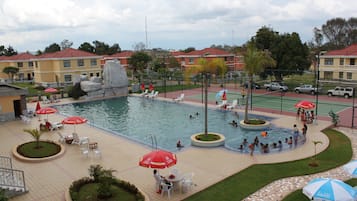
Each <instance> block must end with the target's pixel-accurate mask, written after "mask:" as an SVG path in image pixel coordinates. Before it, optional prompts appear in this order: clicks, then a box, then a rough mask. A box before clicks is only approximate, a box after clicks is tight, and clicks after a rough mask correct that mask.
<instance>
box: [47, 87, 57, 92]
mask: <svg viewBox="0 0 357 201" xmlns="http://www.w3.org/2000/svg"><path fill="white" fill-rule="evenodd" d="M45 92H46V93H56V92H58V90H57V89H55V88H51V87H50V88H47V89H45Z"/></svg>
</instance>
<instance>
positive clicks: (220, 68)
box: [186, 58, 227, 135]
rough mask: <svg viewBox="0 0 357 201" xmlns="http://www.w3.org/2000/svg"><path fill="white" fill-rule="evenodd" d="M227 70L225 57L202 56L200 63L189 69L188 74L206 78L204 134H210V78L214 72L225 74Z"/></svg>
mask: <svg viewBox="0 0 357 201" xmlns="http://www.w3.org/2000/svg"><path fill="white" fill-rule="evenodd" d="M226 71H227V66H226V64H225V62H224V61H223V59H218V58H217V59H212V60H207V59H205V58H201V59H199V60H198V65H197V66H194V67H192V68H191V69H189V70H187V72H186V76H191V75H192V74H202V76H203V79H204V88H205V92H204V94H205V102H204V103H205V127H204V134H206V135H207V134H208V107H207V106H208V90H207V89H208V79H209V76H211V75H212V74H216V73H217V72H219V73H221V74H222V75H224V74H225V73H226Z"/></svg>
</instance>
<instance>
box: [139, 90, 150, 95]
mask: <svg viewBox="0 0 357 201" xmlns="http://www.w3.org/2000/svg"><path fill="white" fill-rule="evenodd" d="M148 93H149V90H148V89H145V91H144V92H143V93H141V94H140V96H145V95H147V94H148Z"/></svg>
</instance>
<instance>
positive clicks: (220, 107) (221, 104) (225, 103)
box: [217, 100, 227, 109]
mask: <svg viewBox="0 0 357 201" xmlns="http://www.w3.org/2000/svg"><path fill="white" fill-rule="evenodd" d="M226 106H227V100H223V101H222V102H221V103H220V104H218V105H217V108H219V109H222V108H224V107H226Z"/></svg>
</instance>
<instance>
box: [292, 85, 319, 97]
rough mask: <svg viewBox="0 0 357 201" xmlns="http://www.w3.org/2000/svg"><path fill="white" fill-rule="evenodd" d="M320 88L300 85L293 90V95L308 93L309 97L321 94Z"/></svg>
mask: <svg viewBox="0 0 357 201" xmlns="http://www.w3.org/2000/svg"><path fill="white" fill-rule="evenodd" d="M321 90H322V89H321V88H320V87H319V88H318V89H317V88H316V87H313V86H312V85H311V84H302V85H300V86H298V87H295V88H294V91H295V93H297V94H299V93H309V94H311V95H315V94H317V93H318V92H321Z"/></svg>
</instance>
